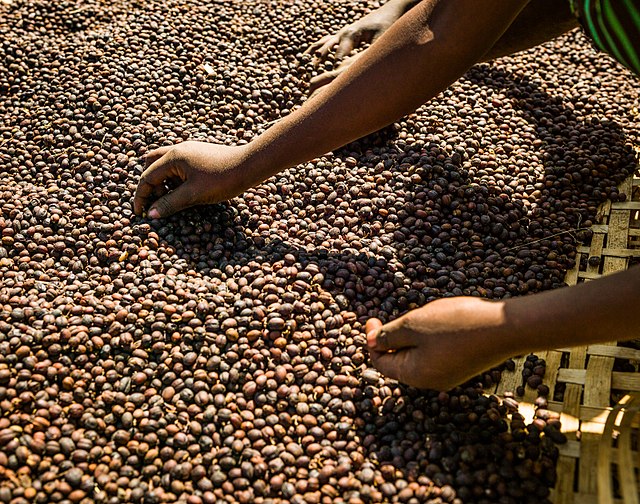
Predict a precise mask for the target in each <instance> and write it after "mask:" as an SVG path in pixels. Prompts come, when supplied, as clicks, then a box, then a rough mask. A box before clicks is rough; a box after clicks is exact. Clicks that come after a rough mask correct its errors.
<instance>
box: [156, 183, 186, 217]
mask: <svg viewBox="0 0 640 504" xmlns="http://www.w3.org/2000/svg"><path fill="white" fill-rule="evenodd" d="M193 204H194V200H193V190H192V188H191V186H190V185H189V184H188V183H186V182H185V183H183V184H182V185H181V186H179V187H178V188H177V189H176V190H175V191H171V192H169V193H167V194H165V195H164V196H163V197H162V198H160V199H158V200H156V201H154V202H153V203H152V204H151V208H149V217H151V218H152V219H161V218H164V217H169V216H170V215H173V214H174V213H176V212H179V211H180V210H184V209H185V208H188V207H190V206H193Z"/></svg>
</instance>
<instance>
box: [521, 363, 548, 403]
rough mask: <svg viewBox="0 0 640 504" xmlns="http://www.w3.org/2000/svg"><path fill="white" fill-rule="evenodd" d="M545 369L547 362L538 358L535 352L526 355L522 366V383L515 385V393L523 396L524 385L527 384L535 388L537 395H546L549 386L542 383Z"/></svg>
mask: <svg viewBox="0 0 640 504" xmlns="http://www.w3.org/2000/svg"><path fill="white" fill-rule="evenodd" d="M546 370H547V363H546V361H545V360H544V359H540V358H538V356H537V355H535V354H531V355H527V358H526V360H525V362H524V365H523V366H522V385H520V386H518V387H516V394H517V395H519V396H523V395H524V393H525V386H528V387H530V388H532V389H534V390H536V391H537V392H538V395H539V396H542V397H547V396H548V395H549V386H548V385H546V384H544V383H543V378H544V374H545V372H546Z"/></svg>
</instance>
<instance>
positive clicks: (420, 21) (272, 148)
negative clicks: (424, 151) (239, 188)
mask: <svg viewBox="0 0 640 504" xmlns="http://www.w3.org/2000/svg"><path fill="white" fill-rule="evenodd" d="M526 4H527V1H526V0H518V1H509V2H504V1H502V0H483V1H478V0H428V1H423V2H421V3H419V4H418V5H417V6H415V7H414V8H413V9H411V10H410V11H409V12H408V13H407V14H406V15H405V16H403V17H402V18H400V20H398V21H397V22H396V23H395V24H394V25H393V26H392V27H391V28H390V29H389V30H388V31H387V32H386V33H385V34H384V35H383V36H382V37H381V38H380V39H379V40H378V42H377V43H375V44H374V45H373V46H371V48H370V49H369V50H368V51H367V52H366V54H365V55H363V56H362V58H359V59H358V61H357V62H356V63H354V64H353V65H352V66H351V67H349V70H348V71H347V72H345V73H344V74H342V75H340V76H339V77H338V78H337V79H336V80H335V81H334V82H333V83H331V84H330V85H329V86H328V87H327V88H325V89H324V90H323V91H322V92H321V93H319V94H318V95H317V96H316V97H314V98H312V99H310V100H309V101H308V102H307V103H305V104H304V106H303V107H301V108H300V109H298V110H297V111H296V112H294V113H292V114H291V115H289V116H288V117H286V118H285V119H283V120H282V121H281V122H279V123H277V124H276V125H275V126H273V127H272V128H271V129H269V130H268V131H267V132H265V133H264V134H263V135H261V136H260V137H258V138H257V139H256V140H255V141H254V142H252V143H250V144H249V145H248V152H247V157H246V159H245V164H246V167H247V168H246V169H247V176H248V177H251V178H252V179H253V180H252V183H257V182H259V181H261V180H264V179H265V178H267V177H268V176H270V175H272V174H274V173H277V172H278V171H280V170H281V169H283V168H286V167H288V166H292V165H296V164H298V163H301V162H303V161H307V160H308V159H310V158H313V157H315V156H318V155H321V154H324V153H325V152H328V151H330V150H332V149H335V148H337V147H339V146H342V145H344V144H346V143H348V142H350V141H353V140H355V139H357V138H360V137H362V136H364V135H366V134H368V133H371V132H373V131H377V130H378V129H380V128H382V127H383V126H386V125H387V124H389V123H391V122H393V121H394V120H396V119H398V118H400V117H402V116H403V115H405V114H407V113H410V112H412V111H413V110H415V109H416V108H417V107H418V106H420V105H422V104H423V103H424V102H426V101H428V100H430V99H431V98H433V97H434V96H436V95H437V94H438V93H440V92H441V91H442V90H444V89H446V88H447V87H448V86H449V85H450V84H451V83H452V82H454V81H455V80H457V79H458V78H459V77H460V76H461V75H463V74H464V72H465V71H466V70H467V69H468V68H469V67H470V66H472V65H473V64H474V63H476V62H477V61H478V60H479V59H480V58H481V57H482V56H483V55H484V54H486V52H487V51H488V49H489V48H490V47H492V46H493V45H494V44H495V42H496V40H498V38H500V36H501V35H502V34H503V33H504V31H505V30H506V29H507V28H508V27H509V25H510V24H511V22H512V21H513V19H514V18H515V17H516V16H517V15H518V13H519V12H520V10H521V9H522V8H523V7H524V6H525V5H526ZM381 76H384V77H383V78H381Z"/></svg>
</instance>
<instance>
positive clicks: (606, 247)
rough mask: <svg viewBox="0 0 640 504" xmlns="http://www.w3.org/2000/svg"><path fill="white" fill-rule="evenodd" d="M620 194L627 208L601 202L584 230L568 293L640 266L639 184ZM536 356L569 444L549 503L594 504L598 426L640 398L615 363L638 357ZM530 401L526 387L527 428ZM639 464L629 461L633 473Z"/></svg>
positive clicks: (603, 348)
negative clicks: (558, 393) (558, 392)
mask: <svg viewBox="0 0 640 504" xmlns="http://www.w3.org/2000/svg"><path fill="white" fill-rule="evenodd" d="M620 192H621V193H625V194H626V195H627V200H626V201H624V202H615V203H611V202H607V203H605V204H604V205H603V206H602V207H601V209H600V211H599V220H598V222H599V224H597V225H594V226H593V227H592V228H591V229H592V230H593V233H594V234H593V238H592V240H591V244H590V245H589V246H582V247H578V255H577V257H576V266H575V268H574V269H573V270H571V271H569V272H568V273H567V276H566V279H565V280H566V282H567V284H569V285H575V284H578V283H580V282H585V281H590V280H594V279H597V278H599V277H601V276H603V275H607V274H611V273H614V272H617V271H622V270H625V269H627V268H628V267H629V264H630V261H631V260H633V258H640V178H629V179H628V180H626V181H625V182H624V183H623V184H622V185H621V186H620ZM582 256H585V257H586V258H587V259H589V258H592V257H597V258H600V261H592V262H591V263H589V262H588V261H587V264H588V266H587V267H586V268H581V267H580V264H581V259H582ZM582 262H583V263H584V261H582ZM596 263H598V264H596ZM638 337H639V338H640V331H639V334H638ZM537 355H538V356H539V357H540V358H542V359H545V360H546V363H547V366H546V375H545V378H544V383H546V384H547V385H548V386H549V387H550V389H551V394H550V396H549V397H550V398H552V397H553V391H554V389H555V388H556V386H558V385H560V386H563V387H565V390H564V396H563V400H562V401H561V402H559V401H551V400H550V401H549V409H550V410H554V411H557V412H559V413H560V414H561V415H560V420H561V422H562V431H563V432H564V433H565V434H566V435H567V438H568V442H567V443H566V444H565V445H561V446H559V448H560V457H559V460H558V464H557V474H558V480H557V484H556V487H555V488H554V489H553V491H552V495H551V500H552V502H554V503H556V504H596V503H599V502H600V501H599V500H598V484H597V482H598V445H599V443H600V440H601V438H602V435H603V432H604V429H605V422H606V421H607V418H608V416H609V412H610V411H612V409H613V408H612V406H613V405H615V404H616V403H617V402H618V400H619V398H621V397H622V396H623V395H624V393H625V392H628V391H640V373H638V372H620V371H614V362H615V359H616V358H622V359H628V360H630V361H632V362H639V363H640V351H638V350H634V349H632V348H625V347H622V346H618V345H617V344H616V343H615V342H612V343H608V344H600V345H590V346H587V347H576V348H561V349H558V350H553V351H548V352H538V354H537ZM524 360H525V358H524V357H523V358H520V359H517V360H516V371H515V372H513V373H503V380H502V382H501V383H500V385H499V386H498V388H497V391H496V393H497V394H498V395H500V396H502V395H503V394H504V393H505V392H510V391H514V390H515V389H516V387H517V386H518V385H521V383H522V376H521V370H522V364H523V363H524ZM536 396H537V393H536V391H535V390H533V389H530V388H528V387H527V390H526V393H525V396H524V397H523V398H519V399H520V400H521V407H520V413H521V414H523V415H524V416H525V418H527V419H528V420H530V419H532V418H533V414H534V406H533V402H534V401H535V399H536ZM639 464H640V460H638V459H637V458H636V460H635V465H636V466H637V465H639ZM611 502H614V503H622V502H623V501H622V500H621V499H614V500H612V501H611Z"/></svg>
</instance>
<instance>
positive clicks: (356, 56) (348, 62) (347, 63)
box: [334, 51, 365, 72]
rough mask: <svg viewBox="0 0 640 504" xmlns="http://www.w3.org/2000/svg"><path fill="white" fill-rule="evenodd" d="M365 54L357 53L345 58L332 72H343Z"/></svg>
mask: <svg viewBox="0 0 640 504" xmlns="http://www.w3.org/2000/svg"><path fill="white" fill-rule="evenodd" d="M364 53H365V51H362V52H359V53H358V54H354V55H353V56H350V57H349V58H345V59H344V60H343V61H342V62H340V64H339V65H338V66H337V68H336V69H335V70H334V71H338V72H344V71H345V70H346V69H347V68H349V67H350V66H351V65H353V64H354V63H355V62H356V61H358V59H359V58H360V57H361V56H362V55H363V54H364Z"/></svg>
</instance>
